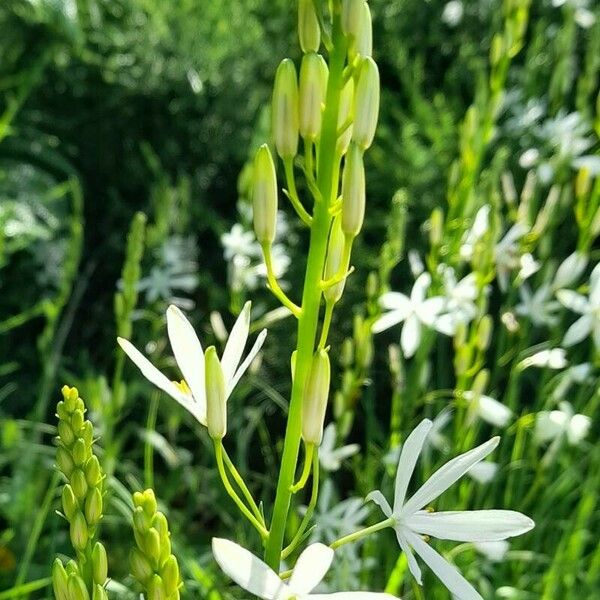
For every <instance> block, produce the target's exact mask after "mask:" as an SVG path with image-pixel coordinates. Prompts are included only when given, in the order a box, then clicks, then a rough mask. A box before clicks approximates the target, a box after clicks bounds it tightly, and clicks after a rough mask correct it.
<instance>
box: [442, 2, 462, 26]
mask: <svg viewBox="0 0 600 600" xmlns="http://www.w3.org/2000/svg"><path fill="white" fill-rule="evenodd" d="M464 12H465V9H464V7H463V4H462V2H461V1H460V0H450V2H448V3H447V4H446V6H444V11H443V12H442V21H443V22H444V23H446V25H448V26H449V27H456V26H457V25H458V24H459V23H460V22H461V21H462V18H463V14H464Z"/></svg>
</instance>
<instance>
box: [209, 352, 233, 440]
mask: <svg viewBox="0 0 600 600" xmlns="http://www.w3.org/2000/svg"><path fill="white" fill-rule="evenodd" d="M204 360H205V367H204V368H205V385H206V426H207V428H208V435H210V437H211V438H212V439H213V440H221V439H223V437H224V436H225V433H227V404H226V401H227V392H226V389H225V377H224V375H223V368H222V367H221V361H220V360H219V357H218V356H217V350H216V348H215V347H214V346H210V347H209V348H207V350H206V353H205V354H204Z"/></svg>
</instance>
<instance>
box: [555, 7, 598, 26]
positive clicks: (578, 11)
mask: <svg viewBox="0 0 600 600" xmlns="http://www.w3.org/2000/svg"><path fill="white" fill-rule="evenodd" d="M565 4H570V5H571V6H572V7H573V9H574V10H575V22H576V23H577V25H579V27H582V28H583V29H589V28H590V27H592V26H593V25H594V23H595V22H596V15H594V13H593V12H592V11H591V10H589V8H588V7H589V5H590V3H589V0H552V6H555V7H559V6H563V5H565Z"/></svg>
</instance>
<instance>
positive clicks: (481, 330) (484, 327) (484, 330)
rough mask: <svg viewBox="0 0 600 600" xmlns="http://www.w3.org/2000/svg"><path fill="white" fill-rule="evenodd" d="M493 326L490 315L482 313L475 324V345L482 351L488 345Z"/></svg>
mask: <svg viewBox="0 0 600 600" xmlns="http://www.w3.org/2000/svg"><path fill="white" fill-rule="evenodd" d="M493 327H494V324H493V322H492V317H490V315H484V316H483V317H482V318H481V321H479V324H478V325H477V347H478V348H479V350H481V351H482V352H485V351H486V350H487V349H488V347H489V345H490V340H491V338H492V328H493Z"/></svg>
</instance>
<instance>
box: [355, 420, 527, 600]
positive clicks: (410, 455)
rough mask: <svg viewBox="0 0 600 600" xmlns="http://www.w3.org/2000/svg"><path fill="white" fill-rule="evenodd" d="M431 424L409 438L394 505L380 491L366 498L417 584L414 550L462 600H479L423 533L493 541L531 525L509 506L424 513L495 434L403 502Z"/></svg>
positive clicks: (481, 453)
mask: <svg viewBox="0 0 600 600" xmlns="http://www.w3.org/2000/svg"><path fill="white" fill-rule="evenodd" d="M431 427H432V422H431V421H429V420H428V419H425V420H424V421H422V422H421V424H420V425H419V426H418V427H417V428H416V429H415V430H414V431H413V432H412V433H411V434H410V435H409V436H408V438H407V439H406V442H405V443H404V446H403V447H402V453H401V454H400V460H399V462H398V471H397V474H396V484H395V493H394V508H393V509H392V507H391V506H390V505H389V503H388V501H387V500H386V499H385V497H384V496H383V494H382V493H381V492H380V491H378V490H377V491H374V492H371V493H370V494H369V495H368V496H367V499H369V500H373V502H375V503H376V504H378V505H379V506H380V508H381V510H382V511H383V513H384V514H385V515H386V516H387V517H388V518H391V519H393V522H394V530H395V531H396V537H397V538H398V543H399V544H400V547H401V548H402V550H403V552H404V553H405V554H406V558H407V560H408V566H409V569H410V572H411V573H412V574H413V576H414V577H415V579H416V580H417V582H418V583H419V584H421V569H420V568H419V565H418V564H417V561H416V559H415V556H414V554H413V550H414V551H415V552H416V554H418V555H419V556H420V557H421V558H422V559H423V561H424V562H425V563H426V564H427V565H428V566H429V568H430V569H431V570H432V571H433V572H434V573H435V574H436V575H437V576H438V578H439V579H440V580H441V581H442V583H443V584H444V585H445V586H446V587H447V588H448V590H450V592H451V593H452V594H454V595H455V596H456V597H457V598H460V599H461V600H482V597H481V595H480V594H479V593H478V592H477V591H476V590H475V588H473V586H472V585H471V584H470V583H469V582H468V581H467V580H466V579H465V578H464V577H463V576H462V575H461V574H460V573H459V572H458V570H457V569H456V568H455V567H454V566H453V565H451V564H450V563H449V562H448V561H446V559H445V558H443V557H442V555H441V554H439V553H438V552H436V551H435V550H434V549H433V548H432V547H431V546H430V545H429V544H428V543H427V542H426V541H425V540H424V539H423V537H422V536H432V537H437V538H439V539H443V540H455V541H458V542H493V541H499V540H504V539H507V538H510V537H513V536H516V535H521V534H523V533H525V532H527V531H529V530H530V529H532V528H533V526H534V523H533V521H532V520H531V519H530V518H529V517H526V516H525V515H523V514H521V513H518V512H515V511H510V510H469V511H452V512H439V513H435V512H429V511H427V510H423V509H424V507H426V506H427V505H428V504H429V503H430V502H431V501H432V500H435V499H436V498H437V497H438V496H439V495H440V494H442V493H443V492H444V491H446V490H447V489H448V488H449V487H450V486H451V485H452V484H453V483H455V482H456V481H458V480H459V479H460V478H461V477H462V476H463V475H465V473H468V472H469V471H470V470H471V468H472V467H473V466H474V465H476V464H477V463H479V462H480V461H482V460H483V459H484V458H485V457H486V456H487V455H488V454H490V453H491V452H492V451H493V450H494V449H495V448H496V446H497V445H498V442H499V438H497V437H495V438H492V439H491V440H489V441H488V442H486V443H485V444H482V445H481V446H478V447H477V448H474V449H473V450H470V451H469V452H465V453H464V454H461V455H460V456H457V457H456V458H453V459H452V460H451V461H450V462H448V463H446V464H445V465H444V466H443V467H441V468H440V469H438V470H437V471H436V472H435V473H434V474H433V475H432V476H431V477H430V478H429V479H428V480H427V481H426V482H425V483H424V484H423V485H422V486H421V487H420V488H419V489H418V490H417V492H415V494H413V496H412V497H411V498H410V499H408V500H406V492H407V489H408V484H409V481H410V479H411V476H412V474H413V471H414V469H415V465H416V463H417V459H418V457H419V454H420V453H421V450H422V448H423V445H424V444H425V440H426V438H427V435H428V434H429V431H430V430H431Z"/></svg>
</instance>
